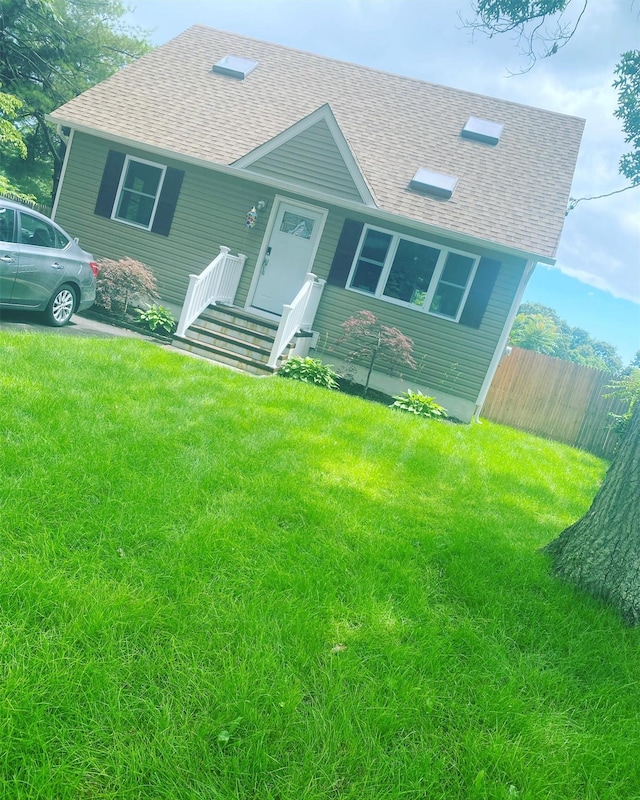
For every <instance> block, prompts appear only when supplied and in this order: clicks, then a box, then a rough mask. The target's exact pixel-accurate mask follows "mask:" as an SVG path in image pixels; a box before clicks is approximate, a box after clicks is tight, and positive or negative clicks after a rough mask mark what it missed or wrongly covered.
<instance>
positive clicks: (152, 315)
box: [136, 305, 176, 333]
mask: <svg viewBox="0 0 640 800" xmlns="http://www.w3.org/2000/svg"><path fill="white" fill-rule="evenodd" d="M136 310H137V312H138V320H139V321H140V322H142V324H143V325H146V326H147V328H149V330H150V331H155V330H157V329H158V328H162V330H164V331H166V332H167V333H173V331H174V330H175V327H176V318H175V317H174V316H173V314H172V313H171V311H170V310H169V309H168V308H165V306H158V305H153V306H148V308H146V309H145V310H143V309H141V308H138V309H136Z"/></svg>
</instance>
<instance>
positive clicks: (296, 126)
mask: <svg viewBox="0 0 640 800" xmlns="http://www.w3.org/2000/svg"><path fill="white" fill-rule="evenodd" d="M321 121H324V122H326V124H327V127H328V128H329V131H330V133H331V135H332V137H333V140H334V142H335V145H336V147H337V148H338V151H339V153H340V155H341V156H342V160H343V161H344V163H345V166H346V168H347V169H348V171H349V174H350V175H351V179H352V180H353V182H354V183H355V185H356V188H357V189H358V192H359V194H360V197H361V198H362V202H363V203H364V204H365V205H366V206H369V207H371V208H377V207H378V204H377V203H376V200H375V197H374V195H373V191H372V190H371V187H370V186H369V184H368V183H367V180H366V178H365V177H364V175H363V173H362V170H361V169H360V167H359V165H358V162H357V160H356V157H355V155H354V154H353V151H352V150H351V148H350V147H349V143H348V142H347V140H346V138H345V135H344V133H342V130H341V129H340V126H339V125H338V122H337V120H336V118H335V116H334V114H333V111H332V110H331V107H330V106H329V104H328V103H325V104H324V105H323V106H320V108H318V109H316V110H315V111H312V112H311V114H308V115H307V116H306V117H303V118H302V119H299V120H298V121H297V122H294V123H293V125H291V126H290V127H288V128H287V129H286V130H284V131H282V133H279V134H277V135H276V136H274V137H273V139H269V141H267V142H264V143H263V144H261V145H258V147H256V148H254V149H253V150H251V151H250V152H249V153H246V154H245V155H244V156H242V157H241V158H239V159H238V160H237V161H234V162H233V166H234V167H237V168H238V169H249V168H250V167H251V165H252V164H254V163H255V162H256V161H259V160H260V159H261V158H263V157H264V156H266V155H267V154H268V153H272V152H273V151H274V150H277V149H278V148H279V147H281V146H282V145H283V144H286V143H287V142H290V141H291V140H292V139H295V137H296V136H298V135H299V134H301V133H303V132H304V131H306V130H308V129H309V128H311V127H312V126H313V125H317V123H318V122H321Z"/></svg>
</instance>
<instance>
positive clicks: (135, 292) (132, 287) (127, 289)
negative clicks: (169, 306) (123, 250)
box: [95, 258, 159, 317]
mask: <svg viewBox="0 0 640 800" xmlns="http://www.w3.org/2000/svg"><path fill="white" fill-rule="evenodd" d="M98 266H99V268H100V271H99V272H98V278H97V283H96V302H95V304H96V306H97V307H98V308H102V309H103V310H104V311H107V312H108V313H109V314H113V315H114V316H120V317H125V316H126V315H127V311H128V309H129V306H130V305H131V304H134V305H135V304H141V303H144V302H146V301H149V300H157V299H158V296H159V295H158V291H157V287H156V279H155V276H154V274H153V272H151V270H150V269H149V267H147V266H146V265H145V264H143V263H142V262H141V261H136V260H135V259H133V258H121V259H120V260H119V261H114V260H113V259H111V258H101V259H98Z"/></svg>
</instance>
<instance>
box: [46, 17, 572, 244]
mask: <svg viewBox="0 0 640 800" xmlns="http://www.w3.org/2000/svg"><path fill="white" fill-rule="evenodd" d="M228 54H232V55H237V56H242V57H246V58H251V59H254V60H256V61H258V62H259V66H258V68H257V69H256V70H255V71H254V72H252V73H251V75H249V76H248V77H247V79H246V80H244V81H238V80H235V79H233V78H229V77H226V76H221V75H215V74H213V73H212V72H211V68H212V66H213V64H214V63H215V62H216V61H218V60H219V59H220V58H222V57H224V56H225V55H228ZM324 103H328V104H329V105H330V107H331V109H332V111H333V113H334V115H335V118H336V120H337V122H338V124H339V126H340V128H341V130H342V132H343V133H344V135H345V137H346V139H347V142H348V143H349V145H350V147H351V149H352V151H353V154H354V156H355V158H356V161H357V163H358V165H359V166H360V168H361V170H362V172H363V174H364V176H365V178H366V180H367V182H368V184H369V186H370V187H371V189H372V192H373V195H374V197H375V199H376V202H377V203H378V206H379V207H380V208H381V209H383V210H385V211H388V212H391V213H395V214H399V215H402V216H404V217H408V218H411V219H415V220H418V221H420V222H422V223H426V224H428V225H434V226H437V227H439V228H442V229H446V230H450V231H454V232H458V233H461V234H466V235H469V236H473V237H477V238H480V239H483V240H486V241H489V242H496V243H498V244H500V245H504V246H506V247H509V248H514V249H517V250H521V251H524V252H526V253H530V254H534V255H537V256H539V257H544V258H549V257H553V256H554V255H555V251H556V248H557V244H558V239H559V236H560V232H561V229H562V224H563V220H564V213H565V209H566V205H567V200H568V197H569V191H570V186H571V180H572V177H573V170H574V168H575V161H576V158H577V154H578V148H579V144H580V138H581V136H582V129H583V125H584V122H583V120H581V119H577V118H575V117H569V116H565V115H562V114H557V113H553V112H549V111H544V110H541V109H537V108H531V107H528V106H523V105H519V104H516V103H511V102H506V101H504V100H498V99H494V98H491V97H485V96H482V95H477V94H472V93H470V92H464V91H460V90H458V89H451V88H447V87H444V86H438V85H435V84H430V83H425V82H423V81H419V80H415V79H412V78H406V77H402V76H398V75H393V74H389V73H385V72H379V71H377V70H373V69H370V68H368V67H362V66H357V65H354V64H349V63H344V62H340V61H335V60H332V59H328V58H325V57H322V56H317V55H313V54H309V53H303V52H300V51H297V50H292V49H290V48H287V47H282V46H280V45H274V44H269V43H266V42H261V41H257V40H254V39H248V38H245V37H243V36H237V35H235V34H230V33H224V32H221V31H217V30H214V29H211V28H207V27H204V26H201V25H196V26H194V27H192V28H189V29H188V30H187V31H185V32H184V33H183V34H181V35H180V36H178V37H176V38H175V39H173V40H171V41H170V42H168V43H167V44H165V45H163V46H162V47H159V48H157V49H156V50H154V51H152V52H151V53H149V54H148V55H146V56H144V57H143V58H141V59H140V60H139V61H137V62H135V63H134V64H132V65H130V66H129V67H126V68H125V69H123V70H121V71H120V72H118V73H117V74H116V75H114V76H112V77H111V78H109V79H108V80H106V81H104V82H103V83H101V84H99V85H98V86H95V87H93V88H92V89H89V90H88V91H87V92H85V93H84V94H82V95H80V96H79V97H76V98H75V99H73V100H71V101H70V102H69V103H66V104H65V105H63V106H61V107H60V108H59V109H57V110H56V111H55V112H54V113H53V114H52V115H51V119H52V120H53V121H55V122H60V123H63V124H64V125H68V126H70V127H81V128H83V129H85V130H87V129H90V130H94V131H95V132H96V133H98V134H99V135H102V136H106V137H107V138H109V137H114V138H120V139H125V140H132V141H136V142H139V143H140V145H141V146H142V147H144V146H145V145H147V146H150V147H152V148H158V149H162V150H165V151H169V152H172V153H175V154H185V155H187V156H189V157H191V158H196V159H202V160H203V161H207V162H212V163H214V164H220V165H229V164H232V163H233V162H234V161H236V160H238V159H239V158H240V157H241V156H243V155H245V154H246V153H248V152H249V151H251V150H253V149H254V148H255V147H257V146H258V145H261V144H263V143H264V142H265V141H268V140H269V139H271V138H273V137H274V136H277V135H278V134H279V133H281V132H282V131H283V130H285V129H286V128H288V127H290V126H291V125H292V124H293V123H295V122H297V121H298V120H299V119H300V118H301V117H304V116H306V115H307V114H310V113H311V112H313V111H315V110H316V109H317V108H318V107H319V106H321V105H323V104H324ZM469 116H474V117H480V118H483V119H488V120H493V121H495V122H500V123H503V124H504V132H503V134H502V137H501V139H500V142H499V144H498V145H496V146H491V145H486V144H483V143H480V142H476V141H472V140H468V139H465V138H463V137H461V136H460V132H461V130H462V128H463V126H464V124H465V122H466V121H467V119H468V117H469ZM420 167H426V168H427V169H430V170H433V171H435V172H441V173H445V174H447V175H452V176H455V177H457V178H458V185H457V187H456V190H455V192H454V195H453V197H452V198H451V199H450V200H446V201H443V200H437V199H434V198H430V197H425V196H423V195H421V194H418V193H416V192H412V191H409V190H408V185H409V181H410V180H411V178H412V177H413V176H414V175H415V173H416V171H417V170H418V168H420Z"/></svg>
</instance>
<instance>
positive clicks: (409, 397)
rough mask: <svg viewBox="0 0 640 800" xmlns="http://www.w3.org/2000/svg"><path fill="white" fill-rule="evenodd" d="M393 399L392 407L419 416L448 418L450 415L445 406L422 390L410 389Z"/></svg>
mask: <svg viewBox="0 0 640 800" xmlns="http://www.w3.org/2000/svg"><path fill="white" fill-rule="evenodd" d="M393 400H394V402H393V403H392V404H391V408H397V409H398V410H399V411H408V412H409V413H410V414H415V415H416V416H418V417H429V418H430V419H447V418H448V417H449V415H448V414H447V412H446V410H445V408H444V406H441V405H440V404H439V403H436V401H435V400H434V399H433V397H428V396H427V395H426V394H422V392H413V391H411V389H408V390H407V391H406V392H402V394H398V395H394V396H393Z"/></svg>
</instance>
